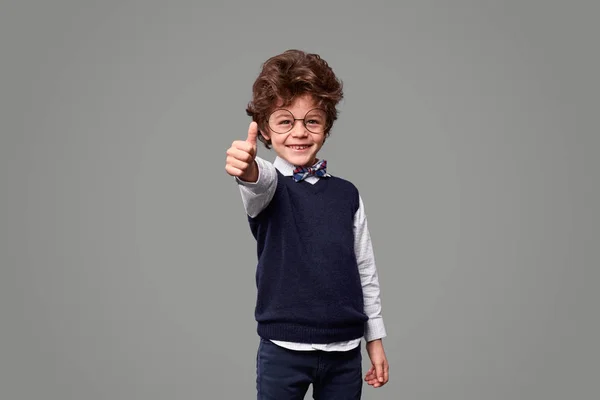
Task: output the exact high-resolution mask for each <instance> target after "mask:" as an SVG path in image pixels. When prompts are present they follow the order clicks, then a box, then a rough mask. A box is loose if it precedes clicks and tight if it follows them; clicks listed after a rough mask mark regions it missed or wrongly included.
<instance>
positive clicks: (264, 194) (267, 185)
mask: <svg viewBox="0 0 600 400" xmlns="http://www.w3.org/2000/svg"><path fill="white" fill-rule="evenodd" d="M255 160H256V165H257V166H258V179H257V181H256V182H245V181H243V180H241V179H239V178H237V177H236V178H235V181H236V182H237V183H238V186H239V188H240V194H241V195H242V202H243V203H244V209H245V210H246V214H248V216H250V217H252V218H254V217H256V216H257V215H258V214H260V212H261V211H262V210H264V209H265V208H266V207H267V206H268V205H269V203H270V202H271V200H272V199H273V195H274V194H275V189H277V171H276V170H275V166H273V164H272V163H270V162H268V161H266V160H263V159H262V158H260V157H256V158H255Z"/></svg>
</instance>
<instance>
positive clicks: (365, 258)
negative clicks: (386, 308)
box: [354, 197, 387, 342]
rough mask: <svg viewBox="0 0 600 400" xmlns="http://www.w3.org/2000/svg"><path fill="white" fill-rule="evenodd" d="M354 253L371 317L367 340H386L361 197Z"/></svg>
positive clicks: (366, 306)
mask: <svg viewBox="0 0 600 400" xmlns="http://www.w3.org/2000/svg"><path fill="white" fill-rule="evenodd" d="M354 251H355V253H356V261H357V262H358V271H359V273H360V281H361V284H362V290H363V299H364V311H365V314H366V315H367V317H369V320H368V321H367V322H366V327H365V340H366V341H367V342H370V341H372V340H376V339H381V338H384V337H385V336H387V334H386V330H385V325H384V323H383V316H382V315H381V298H380V287H379V277H378V274H377V268H376V266H375V255H374V253H373V245H372V243H371V235H370V233H369V229H368V227H367V217H366V214H365V207H364V204H363V201H362V198H360V197H359V207H358V210H357V211H356V214H355V215H354Z"/></svg>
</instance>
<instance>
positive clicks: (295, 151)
mask: <svg viewBox="0 0 600 400" xmlns="http://www.w3.org/2000/svg"><path fill="white" fill-rule="evenodd" d="M316 107H317V106H316V104H315V102H314V100H313V99H312V97H311V96H309V95H305V96H302V97H298V98H297V99H296V100H295V101H294V102H293V103H292V104H291V105H289V106H286V107H284V108H285V109H286V110H288V111H290V112H291V114H292V115H293V118H298V119H300V118H305V116H306V114H307V113H308V112H309V111H311V110H314V109H315V108H316ZM277 113H278V112H276V113H275V114H273V115H274V116H273V117H272V118H271V119H270V121H271V122H270V123H277V124H279V125H278V126H283V127H284V128H282V129H278V130H279V131H285V130H287V129H289V127H290V125H291V124H293V126H292V129H291V130H290V131H289V132H287V133H276V132H274V131H273V130H272V129H271V128H269V130H268V132H262V131H261V134H262V135H263V137H265V139H271V145H272V146H273V150H275V152H276V153H277V155H278V156H279V157H281V158H283V159H284V160H286V161H288V162H289V163H290V164H293V165H296V166H311V165H313V164H314V163H315V162H316V160H317V153H318V152H319V150H321V147H323V142H324V141H325V134H324V133H313V132H311V131H309V130H308V129H306V127H305V126H304V124H303V123H302V121H299V120H298V121H293V120H292V118H289V117H291V116H292V115H290V114H289V113H287V115H288V118H283V117H282V116H279V117H278V118H279V119H278V120H274V118H275V117H277ZM283 114H286V113H285V112H283ZM313 115H315V113H314V112H312V111H311V113H310V114H309V115H308V116H307V117H306V119H307V121H305V122H306V124H307V125H308V127H309V128H310V129H311V130H312V131H316V130H317V129H314V128H313V126H316V125H317V124H325V122H326V121H324V120H322V119H321V120H319V118H313V117H312V116H313ZM285 126H287V127H285Z"/></svg>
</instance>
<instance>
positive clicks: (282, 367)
mask: <svg viewBox="0 0 600 400" xmlns="http://www.w3.org/2000/svg"><path fill="white" fill-rule="evenodd" d="M362 382H363V381H362V355H361V352H360V346H358V347H357V348H355V349H353V350H350V351H336V352H326V351H320V350H316V351H294V350H288V349H286V348H283V347H281V346H278V345H276V344H275V343H272V342H271V341H269V340H265V339H260V344H259V346H258V354H257V357H256V390H257V394H258V396H257V399H258V400H302V399H304V396H305V395H306V392H307V391H308V387H309V386H310V384H312V385H313V398H314V399H316V400H358V399H360V398H361V393H362Z"/></svg>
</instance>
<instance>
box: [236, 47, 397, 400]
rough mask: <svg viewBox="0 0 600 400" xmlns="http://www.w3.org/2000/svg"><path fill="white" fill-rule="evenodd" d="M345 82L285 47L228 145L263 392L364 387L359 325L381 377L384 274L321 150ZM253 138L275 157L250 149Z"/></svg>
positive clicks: (371, 376) (280, 396)
mask: <svg viewBox="0 0 600 400" xmlns="http://www.w3.org/2000/svg"><path fill="white" fill-rule="evenodd" d="M342 97H343V93H342V83H341V82H340V81H339V80H338V79H337V78H336V76H335V74H334V73H333V71H332V69H331V68H330V67H329V65H328V64H327V63H326V62H325V61H324V60H323V59H321V58H320V57H319V56H318V55H316V54H307V53H304V52H302V51H298V50H288V51H286V52H284V53H282V54H280V55H278V56H275V57H272V58H270V59H269V60H267V61H266V62H265V63H264V64H263V68H262V71H261V73H260V75H259V76H258V78H257V79H256V81H255V83H254V85H253V98H252V101H251V102H250V103H249V104H248V108H247V110H246V111H247V114H248V115H249V116H251V117H252V122H251V123H250V127H249V129H248V137H247V139H246V140H245V141H234V142H233V144H232V146H231V147H230V148H229V149H228V150H227V160H226V165H225V170H226V171H227V173H228V174H230V175H231V176H234V177H235V179H236V182H237V183H238V185H239V188H240V191H241V195H242V200H243V203H244V207H245V210H246V213H247V215H248V221H249V224H250V229H251V231H252V234H253V235H254V237H255V239H256V241H257V253H258V266H257V270H256V284H257V289H258V290H257V302H256V309H255V317H256V321H257V333H258V335H259V336H260V344H259V348H258V354H257V366H256V369H257V379H256V385H257V393H258V397H257V398H258V399H273V400H288V399H304V396H305V394H306V392H307V390H308V387H309V385H310V384H312V385H313V396H314V398H315V399H324V400H330V399H344V400H349V399H360V398H361V391H362V381H363V379H362V365H361V363H362V360H361V352H360V342H361V339H362V338H363V337H364V338H365V341H366V342H367V344H366V348H367V352H368V354H369V358H370V359H371V368H370V369H369V371H368V372H367V373H366V375H365V378H364V380H365V381H366V382H367V383H368V384H369V385H371V386H373V387H380V386H383V385H385V384H386V383H387V381H388V363H387V359H386V356H385V352H384V349H383V343H382V338H383V337H385V336H386V331H385V327H384V324H383V319H382V317H381V301H380V295H379V282H378V275H377V270H376V268H375V262H374V256H373V250H372V245H371V240H370V235H369V231H368V229H367V221H366V217H365V213H364V206H363V203H362V199H361V198H360V195H359V193H358V190H357V189H356V187H355V186H354V185H353V184H352V183H350V182H348V181H346V180H344V179H341V178H338V177H334V176H333V175H331V174H329V173H327V170H326V167H327V162H326V161H325V160H320V159H318V158H317V153H318V152H319V150H320V149H321V147H322V146H323V144H324V142H325V140H326V138H327V137H328V136H329V134H330V131H331V128H332V126H333V122H334V121H335V120H336V119H337V110H336V106H337V104H338V103H339V102H340V100H341V99H342ZM257 139H258V140H260V141H261V142H262V143H263V144H264V145H265V147H266V148H267V149H269V148H271V146H272V147H273V149H274V151H275V153H276V154H277V157H276V159H275V161H274V163H270V162H268V161H266V160H263V159H261V158H260V157H257V156H256V153H257Z"/></svg>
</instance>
